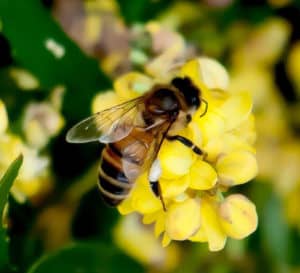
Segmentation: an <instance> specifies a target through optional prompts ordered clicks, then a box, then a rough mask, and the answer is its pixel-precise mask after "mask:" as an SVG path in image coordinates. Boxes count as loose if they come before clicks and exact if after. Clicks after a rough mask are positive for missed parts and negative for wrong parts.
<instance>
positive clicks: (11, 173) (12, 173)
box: [0, 155, 23, 226]
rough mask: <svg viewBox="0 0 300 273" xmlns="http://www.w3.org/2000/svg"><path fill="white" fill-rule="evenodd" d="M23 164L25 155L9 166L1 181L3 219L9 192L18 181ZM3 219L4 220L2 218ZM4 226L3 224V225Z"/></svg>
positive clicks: (0, 196)
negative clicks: (15, 181)
mask: <svg viewBox="0 0 300 273" xmlns="http://www.w3.org/2000/svg"><path fill="white" fill-rule="evenodd" d="M22 162H23V155H19V156H18V157H17V158H16V159H15V160H14V162H13V163H11V165H10V166H9V168H8V169H7V171H6V173H5V174H4V175H3V177H2V178H1V180H0V215H1V217H2V215H3V210H4V206H5V204H6V202H7V198H8V193H9V190H10V188H11V186H12V184H13V182H14V180H15V179H16V177H17V175H18V173H19V169H20V167H21V165H22ZM1 219H2V218H1ZM1 226H2V224H1Z"/></svg>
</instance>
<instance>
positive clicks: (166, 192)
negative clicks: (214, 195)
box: [159, 175, 190, 198]
mask: <svg viewBox="0 0 300 273" xmlns="http://www.w3.org/2000/svg"><path fill="white" fill-rule="evenodd" d="M159 182H160V186H161V189H162V194H163V197H164V198H175V197H176V196H178V195H180V194H181V193H183V192H184V191H185V190H186V189H187V188H188V186H189V184H190V177H189V175H185V176H183V177H180V178H179V179H172V180H168V179H163V178H162V179H160V180H159Z"/></svg>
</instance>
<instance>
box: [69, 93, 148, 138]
mask: <svg viewBox="0 0 300 273" xmlns="http://www.w3.org/2000/svg"><path fill="white" fill-rule="evenodd" d="M142 102H143V97H138V98H135V99H133V100H130V101H127V102H124V103H122V104H119V105H116V106H114V107H112V108H109V109H106V110H103V111H101V112H98V113H96V114H94V115H93V116H90V117H88V118H86V119H84V120H83V121H81V122H79V123H77V124H76V125H75V126H74V127H72V128H71V129H70V130H69V131H68V133H67V136H66V140H67V141H68V142H70V143H86V142H92V141H100V142H102V143H111V142H116V141H119V140H121V139H123V138H124V137H126V136H127V135H128V134H129V133H130V132H131V130H132V128H133V127H134V126H138V119H137V116H138V105H139V104H141V103H142Z"/></svg>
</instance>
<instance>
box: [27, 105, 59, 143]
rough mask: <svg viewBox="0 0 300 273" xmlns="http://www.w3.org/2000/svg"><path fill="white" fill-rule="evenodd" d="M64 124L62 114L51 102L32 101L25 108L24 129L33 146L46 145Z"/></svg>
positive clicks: (28, 140)
mask: <svg viewBox="0 0 300 273" xmlns="http://www.w3.org/2000/svg"><path fill="white" fill-rule="evenodd" d="M63 126H64V119H63V117H62V115H61V114H60V112H59V111H57V110H56V109H55V108H54V107H53V106H52V105H51V104H50V103H46V102H42V103H30V104H29V105H28V106H27V107H26V109H25V115H24V121H23V130H24V134H25V137H26V140H27V142H28V144H29V145H31V146H32V147H36V148H42V147H44V146H45V145H46V144H47V143H48V141H49V140H50V138H51V137H53V136H56V135H57V134H58V133H59V132H60V130H61V129H62V127H63Z"/></svg>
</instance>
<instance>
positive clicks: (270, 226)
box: [260, 192, 290, 264]
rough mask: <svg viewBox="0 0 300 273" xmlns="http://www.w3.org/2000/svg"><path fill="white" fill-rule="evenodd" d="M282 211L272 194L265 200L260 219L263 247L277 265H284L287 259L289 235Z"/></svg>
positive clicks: (277, 198) (279, 202)
mask: <svg viewBox="0 0 300 273" xmlns="http://www.w3.org/2000/svg"><path fill="white" fill-rule="evenodd" d="M282 209H283V207H282V202H281V200H280V199H279V197H278V196H277V195H275V193H274V192H272V193H270V195H269V197H268V198H267V199H266V203H265V206H264V208H263V210H262V215H261V218H260V225H261V232H262V238H263V241H264V242H265V247H266V249H267V250H268V253H269V255H270V258H271V259H272V260H273V261H274V262H275V263H277V264H286V263H287V262H288V257H289V243H290V241H289V240H290V234H289V229H288V225H287V223H286V220H285V219H284V214H283V211H282Z"/></svg>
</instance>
